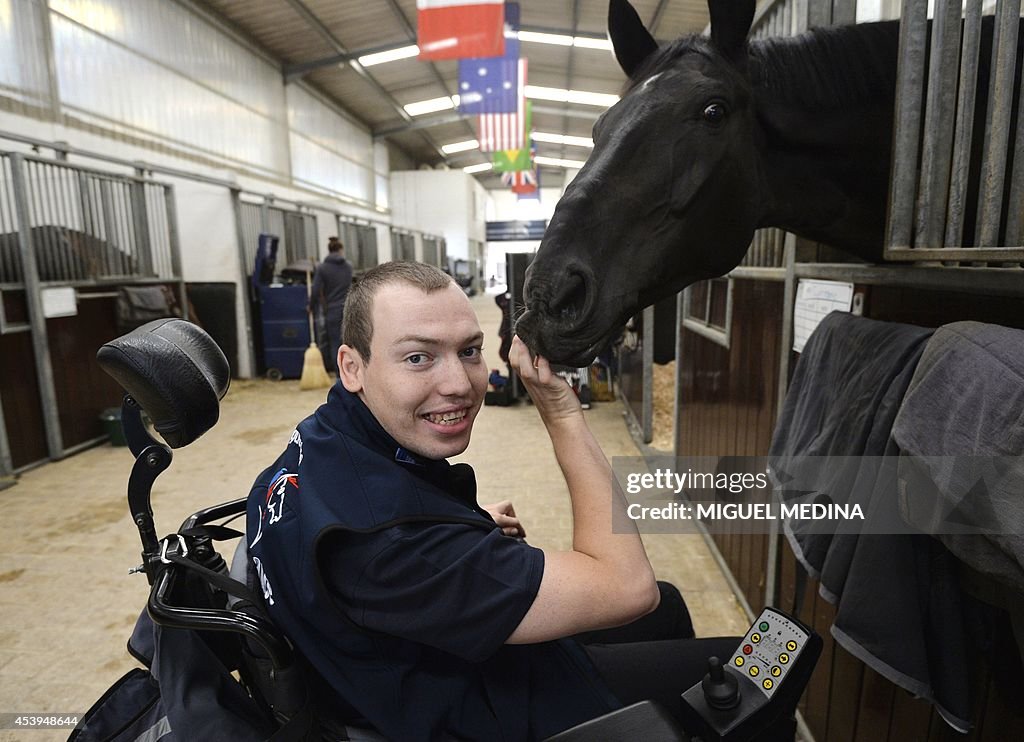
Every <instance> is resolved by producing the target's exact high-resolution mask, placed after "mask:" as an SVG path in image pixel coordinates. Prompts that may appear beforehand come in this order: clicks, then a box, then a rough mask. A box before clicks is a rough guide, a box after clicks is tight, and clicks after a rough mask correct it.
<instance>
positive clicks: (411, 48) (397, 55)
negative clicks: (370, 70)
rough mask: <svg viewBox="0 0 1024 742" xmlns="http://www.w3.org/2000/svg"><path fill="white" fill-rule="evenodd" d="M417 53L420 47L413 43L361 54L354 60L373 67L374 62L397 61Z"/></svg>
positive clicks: (364, 65)
mask: <svg viewBox="0 0 1024 742" xmlns="http://www.w3.org/2000/svg"><path fill="white" fill-rule="evenodd" d="M419 53H420V48H419V47H418V46H416V45H415V44H410V45H408V46H400V47H398V48H396V49H388V50H387V51H382V52H376V53H374V54H364V55H363V56H361V57H358V58H357V59H356V61H357V62H359V64H361V65H362V66H363V67H373V65H375V64H384V63H385V62H397V61H398V60H399V59H408V58H409V57H415V56H416V55H418V54H419Z"/></svg>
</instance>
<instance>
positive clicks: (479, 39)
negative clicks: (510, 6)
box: [416, 0, 505, 60]
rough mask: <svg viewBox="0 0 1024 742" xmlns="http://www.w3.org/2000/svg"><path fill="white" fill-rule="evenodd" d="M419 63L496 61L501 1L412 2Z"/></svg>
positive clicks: (501, 47)
mask: <svg viewBox="0 0 1024 742" xmlns="http://www.w3.org/2000/svg"><path fill="white" fill-rule="evenodd" d="M416 9H417V11H418V13H417V18H418V22H419V29H418V33H417V41H418V43H419V47H420V56H419V58H420V59H425V60H430V59H435V60H436V59H463V58H466V57H500V56H501V55H502V54H504V53H505V35H504V25H505V8H504V2H503V0H416Z"/></svg>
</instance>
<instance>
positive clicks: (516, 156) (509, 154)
mask: <svg viewBox="0 0 1024 742" xmlns="http://www.w3.org/2000/svg"><path fill="white" fill-rule="evenodd" d="M523 129H524V133H523V148H522V149H503V150H500V151H498V152H495V153H494V154H493V157H494V160H493V162H494V171H495V172H497V173H516V172H520V171H522V170H531V169H532V168H533V158H532V157H531V154H530V145H531V142H530V132H532V131H533V102H532V101H526V115H525V116H524V117H523Z"/></svg>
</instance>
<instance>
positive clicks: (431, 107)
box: [402, 95, 459, 116]
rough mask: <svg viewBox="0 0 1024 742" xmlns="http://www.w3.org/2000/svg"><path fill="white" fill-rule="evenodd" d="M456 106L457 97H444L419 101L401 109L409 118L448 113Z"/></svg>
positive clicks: (457, 102)
mask: <svg viewBox="0 0 1024 742" xmlns="http://www.w3.org/2000/svg"><path fill="white" fill-rule="evenodd" d="M458 105H459V96H457V95H445V96H442V97H440V98H431V99H430V100H420V101H416V102H414V103H407V104H406V105H404V106H402V108H404V109H405V112H406V113H407V114H409V115H410V116H422V115H424V114H427V113H437V112H438V111H449V110H451V109H453V108H455V107H456V106H458Z"/></svg>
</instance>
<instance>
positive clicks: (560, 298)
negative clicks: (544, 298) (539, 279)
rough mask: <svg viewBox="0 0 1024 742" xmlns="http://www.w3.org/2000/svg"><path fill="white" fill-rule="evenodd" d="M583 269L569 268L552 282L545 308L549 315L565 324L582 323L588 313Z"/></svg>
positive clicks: (587, 282)
mask: <svg viewBox="0 0 1024 742" xmlns="http://www.w3.org/2000/svg"><path fill="white" fill-rule="evenodd" d="M589 283H590V281H588V279H587V275H586V273H585V271H583V270H581V269H578V268H577V269H570V270H568V271H567V272H566V273H565V274H563V277H562V278H561V279H557V280H556V281H554V282H553V283H552V287H551V288H552V291H551V295H550V299H549V300H548V302H547V309H548V313H549V314H550V316H552V317H555V318H557V319H559V320H560V321H561V322H563V323H564V324H565V325H567V326H570V327H571V326H576V325H579V324H582V323H583V322H584V321H585V320H586V319H587V315H588V310H587V307H588V303H587V294H588V291H587V289H588V285H589Z"/></svg>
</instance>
